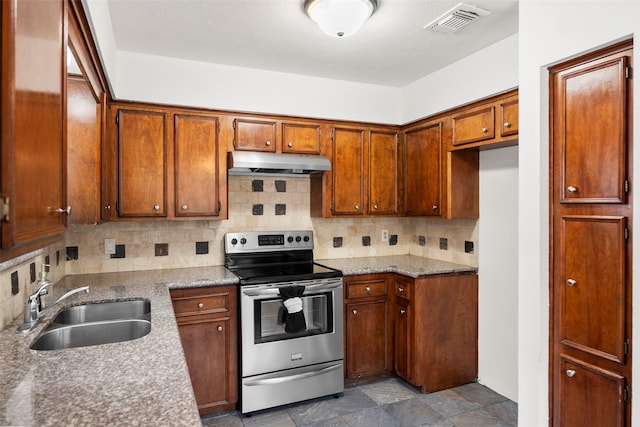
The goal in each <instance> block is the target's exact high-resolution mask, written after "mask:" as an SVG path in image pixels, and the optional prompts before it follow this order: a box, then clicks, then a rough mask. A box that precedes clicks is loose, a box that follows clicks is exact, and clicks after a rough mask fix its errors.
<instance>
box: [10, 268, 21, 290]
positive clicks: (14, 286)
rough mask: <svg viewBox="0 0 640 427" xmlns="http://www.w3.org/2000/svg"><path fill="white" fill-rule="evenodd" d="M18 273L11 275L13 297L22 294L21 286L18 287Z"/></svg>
mask: <svg viewBox="0 0 640 427" xmlns="http://www.w3.org/2000/svg"><path fill="white" fill-rule="evenodd" d="M18 283H19V281H18V272H17V271H14V272H13V273H11V295H16V294H17V293H18V292H20V286H18Z"/></svg>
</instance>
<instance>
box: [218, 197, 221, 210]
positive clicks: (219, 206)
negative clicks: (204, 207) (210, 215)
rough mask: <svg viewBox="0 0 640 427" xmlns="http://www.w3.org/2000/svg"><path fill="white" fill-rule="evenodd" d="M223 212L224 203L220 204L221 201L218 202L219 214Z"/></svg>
mask: <svg viewBox="0 0 640 427" xmlns="http://www.w3.org/2000/svg"><path fill="white" fill-rule="evenodd" d="M221 210H222V203H220V200H218V212H220V211H221Z"/></svg>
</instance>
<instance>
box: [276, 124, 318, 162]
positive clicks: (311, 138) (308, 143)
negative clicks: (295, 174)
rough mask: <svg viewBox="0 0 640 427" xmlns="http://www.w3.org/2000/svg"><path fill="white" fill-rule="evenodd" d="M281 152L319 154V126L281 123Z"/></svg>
mask: <svg viewBox="0 0 640 427" xmlns="http://www.w3.org/2000/svg"><path fill="white" fill-rule="evenodd" d="M282 152H283V153H298V154H319V153H320V125H318V124H311V123H283V124H282Z"/></svg>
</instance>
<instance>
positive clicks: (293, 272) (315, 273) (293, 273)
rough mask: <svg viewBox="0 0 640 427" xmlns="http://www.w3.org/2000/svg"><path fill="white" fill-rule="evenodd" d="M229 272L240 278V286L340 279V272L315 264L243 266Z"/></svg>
mask: <svg viewBox="0 0 640 427" xmlns="http://www.w3.org/2000/svg"><path fill="white" fill-rule="evenodd" d="M231 271H232V272H233V274H235V275H236V276H238V278H240V284H241V285H257V284H263V283H276V282H292V281H297V280H312V279H327V278H333V277H342V272H341V271H340V270H336V269H334V268H331V267H327V266H325V265H322V264H318V263H315V262H311V263H309V262H305V263H291V264H276V265H268V266H265V265H261V266H256V267H250V266H244V267H241V268H238V269H232V270H231Z"/></svg>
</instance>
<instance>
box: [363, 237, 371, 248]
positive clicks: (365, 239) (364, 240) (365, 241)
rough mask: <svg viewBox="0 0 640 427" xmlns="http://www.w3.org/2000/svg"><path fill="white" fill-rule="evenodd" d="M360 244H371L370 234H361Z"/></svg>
mask: <svg viewBox="0 0 640 427" xmlns="http://www.w3.org/2000/svg"><path fill="white" fill-rule="evenodd" d="M362 246H371V236H362Z"/></svg>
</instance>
